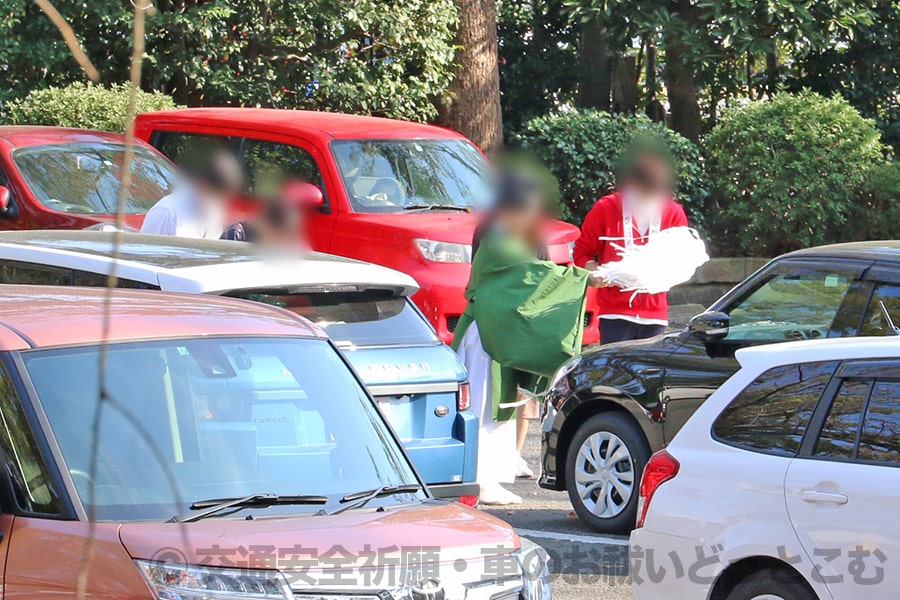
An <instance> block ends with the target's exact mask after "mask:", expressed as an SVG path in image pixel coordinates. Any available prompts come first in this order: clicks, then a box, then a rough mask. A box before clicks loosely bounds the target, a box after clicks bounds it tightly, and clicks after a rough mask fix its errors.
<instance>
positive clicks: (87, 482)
mask: <svg viewBox="0 0 900 600" xmlns="http://www.w3.org/2000/svg"><path fill="white" fill-rule="evenodd" d="M99 351H100V349H99V348H98V347H86V348H85V347H80V348H66V349H49V350H35V351H30V352H26V353H24V354H23V359H24V362H25V366H26V369H27V372H28V374H29V376H30V377H31V380H32V382H33V383H34V387H35V390H36V392H37V396H38V398H39V400H40V404H41V406H42V407H43V409H44V411H45V413H46V415H47V420H48V422H49V425H50V429H51V430H52V433H53V435H54V436H55V438H56V440H57V442H58V443H59V447H60V449H61V451H62V455H63V458H64V460H65V466H64V467H63V468H64V469H68V471H69V473H71V475H72V478H73V481H74V483H75V487H76V489H77V492H78V495H79V497H80V499H81V501H82V503H83V504H84V505H85V507H86V509H87V507H88V503H89V502H90V499H91V488H92V487H93V494H94V496H93V497H94V509H95V515H96V518H97V519H99V520H102V521H133V520H157V519H158V520H166V519H169V518H170V517H172V515H175V514H190V512H191V511H190V505H191V504H192V503H193V502H197V501H205V500H208V499H211V498H241V497H245V496H249V495H251V494H257V493H263V494H277V495H289V496H294V495H307V494H316V495H323V496H327V497H328V498H330V499H331V500H332V501H335V502H336V501H337V499H339V498H341V497H343V496H344V495H346V494H348V493H352V492H358V491H359V490H368V489H373V488H377V487H379V486H382V485H404V484H415V483H417V480H416V477H415V475H414V473H413V471H412V469H411V467H410V465H409V463H408V462H407V460H406V459H405V457H404V456H403V453H402V452H401V450H400V448H399V446H398V445H397V443H396V442H395V441H394V439H393V437H392V436H391V434H390V432H389V430H388V428H387V426H386V425H385V424H384V422H383V421H382V419H381V417H380V416H379V415H378V412H377V409H375V407H374V406H373V405H372V403H371V401H370V400H369V399H368V397H367V396H366V393H365V391H364V390H363V388H362V387H361V385H360V384H359V383H358V382H357V380H356V379H355V378H354V377H353V376H352V375H351V372H350V371H349V369H348V368H347V366H346V365H345V363H344V362H343V360H342V359H341V358H340V356H339V355H338V353H337V352H336V351H335V350H334V349H333V348H332V347H331V346H330V345H329V344H328V342H327V341H325V340H316V339H300V338H247V339H245V338H234V337H228V338H198V339H183V340H170V341H159V342H137V343H116V344H111V345H109V346H108V355H107V359H106V390H107V392H108V395H109V398H110V399H111V400H110V401H109V402H105V403H103V404H102V405H101V406H102V410H103V413H102V419H101V425H100V428H99V431H98V432H96V433H97V442H98V451H99V452H98V462H97V468H96V471H95V472H94V473H92V472H91V444H92V440H93V435H94V432H93V431H92V423H93V420H94V415H95V410H96V407H97V404H98V397H99V390H98V385H99V379H98V376H97V375H98V358H99V356H98V353H99ZM412 495H413V496H414V495H415V492H413V493H412ZM409 499H410V494H405V495H400V496H390V497H385V498H379V499H378V500H377V501H376V502H377V503H382V504H390V503H397V502H403V501H408V500H409ZM320 508H321V506H305V505H290V506H275V507H272V508H266V509H265V510H267V511H268V512H272V513H279V512H287V513H294V514H296V513H302V512H310V511H315V510H318V509H320ZM254 510H256V509H254Z"/></svg>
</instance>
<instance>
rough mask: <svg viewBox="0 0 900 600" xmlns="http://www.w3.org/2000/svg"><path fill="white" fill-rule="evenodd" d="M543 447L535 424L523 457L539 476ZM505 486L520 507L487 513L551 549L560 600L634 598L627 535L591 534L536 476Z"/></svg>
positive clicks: (556, 594) (565, 501)
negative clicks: (518, 499) (629, 575)
mask: <svg viewBox="0 0 900 600" xmlns="http://www.w3.org/2000/svg"><path fill="white" fill-rule="evenodd" d="M540 445H541V442H540V428H539V426H538V423H536V422H534V423H532V424H531V427H530V429H529V432H528V439H527V441H526V443H525V449H524V451H523V452H522V455H523V456H524V457H525V460H527V461H528V464H529V465H530V466H531V468H532V469H533V470H534V471H535V476H537V473H538V469H539V464H540ZM507 487H508V488H509V489H511V490H512V491H514V492H515V493H516V494H518V495H520V496H522V499H523V503H522V504H520V505H517V506H512V507H503V508H500V507H497V508H490V507H483V509H484V510H485V512H488V513H490V514H492V515H494V516H496V517H498V518H500V519H503V520H504V521H506V522H507V523H509V524H510V525H512V526H513V527H515V528H516V530H517V531H518V532H519V535H521V536H523V537H527V538H528V539H531V540H533V541H534V542H536V543H538V544H540V545H541V546H543V547H544V548H545V549H546V550H547V552H548V554H549V555H550V557H551V560H552V564H551V571H552V573H553V592H554V598H555V599H556V600H587V599H590V600H630V599H631V597H632V596H631V583H630V581H629V578H628V538H627V537H626V536H610V535H601V534H598V533H594V532H592V531H591V530H589V529H588V528H587V527H585V526H584V525H583V524H582V523H581V521H580V520H579V519H578V517H576V516H575V513H574V512H573V511H572V505H571V504H570V503H569V496H568V494H566V493H565V492H551V491H548V490H544V489H542V488H540V487H538V485H537V479H536V478H535V479H519V480H518V481H516V483H515V484H512V485H510V486H507Z"/></svg>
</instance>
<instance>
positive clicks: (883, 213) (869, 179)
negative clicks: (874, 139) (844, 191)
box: [839, 162, 900, 241]
mask: <svg viewBox="0 0 900 600" xmlns="http://www.w3.org/2000/svg"><path fill="white" fill-rule="evenodd" d="M860 197H861V201H860V202H858V203H856V206H855V208H854V210H853V211H852V212H851V213H850V214H849V215H848V217H847V222H846V224H845V225H844V226H843V228H842V229H843V232H842V235H841V237H840V238H839V239H842V240H847V241H854V240H896V239H900V163H898V162H889V163H883V164H878V165H875V166H874V167H872V168H871V169H869V170H868V171H866V176H865V179H864V181H863V186H862V194H861V195H860Z"/></svg>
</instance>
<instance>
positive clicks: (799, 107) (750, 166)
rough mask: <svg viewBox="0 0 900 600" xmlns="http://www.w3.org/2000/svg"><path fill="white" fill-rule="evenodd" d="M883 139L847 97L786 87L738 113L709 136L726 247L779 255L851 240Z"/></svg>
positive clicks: (716, 223) (714, 220)
mask: <svg viewBox="0 0 900 600" xmlns="http://www.w3.org/2000/svg"><path fill="white" fill-rule="evenodd" d="M879 137H880V136H879V132H878V130H877V129H876V128H875V125H874V123H873V122H872V121H871V120H868V119H865V118H863V117H862V116H860V114H859V113H858V112H857V111H856V109H854V108H853V107H852V106H850V104H849V103H848V102H847V101H846V100H844V99H843V98H841V97H839V96H835V97H832V98H825V97H823V96H820V95H818V94H815V93H813V92H803V93H801V94H799V95H791V94H787V93H779V94H776V95H775V96H773V97H772V99H770V100H765V101H759V102H752V103H750V104H747V105H746V106H742V107H740V108H736V109H733V110H730V111H728V112H727V113H726V114H725V115H723V119H722V121H721V122H720V123H719V125H718V126H717V127H716V128H715V129H714V130H713V131H712V132H711V133H710V135H709V137H708V139H707V140H706V143H707V157H708V160H707V165H708V172H709V177H710V180H711V182H712V191H713V195H712V198H713V201H712V202H710V205H709V207H708V213H709V219H710V221H711V225H712V229H713V230H714V231H715V232H716V238H717V240H718V245H719V250H721V251H724V252H727V253H729V254H750V255H754V256H774V255H776V254H779V253H782V252H786V251H789V250H794V249H797V248H801V247H805V246H812V245H817V244H823V243H825V242H828V241H832V240H836V239H842V238H845V237H846V232H845V231H843V230H842V226H844V224H845V223H847V220H848V216H849V215H851V214H855V213H856V211H857V209H858V208H859V206H860V205H861V203H862V202H863V200H862V188H863V184H864V182H865V181H866V172H867V171H868V169H869V168H871V167H872V166H873V165H878V164H880V163H882V162H883V151H884V148H883V146H882V144H881V143H880V141H879Z"/></svg>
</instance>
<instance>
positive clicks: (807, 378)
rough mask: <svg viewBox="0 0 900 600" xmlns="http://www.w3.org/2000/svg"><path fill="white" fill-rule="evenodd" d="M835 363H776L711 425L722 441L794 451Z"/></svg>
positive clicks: (785, 453) (766, 449)
mask: <svg viewBox="0 0 900 600" xmlns="http://www.w3.org/2000/svg"><path fill="white" fill-rule="evenodd" d="M836 367H837V362H818V363H802V364H796V365H786V366H781V367H775V368H774V369H770V370H768V371H766V372H765V373H763V374H762V375H760V376H759V377H758V378H757V379H756V380H755V381H754V382H753V383H751V384H750V385H749V386H747V388H745V389H744V390H743V391H742V392H741V393H740V394H738V395H737V397H735V399H734V400H732V401H731V403H730V404H729V405H728V407H727V408H726V409H725V410H724V411H723V412H722V414H721V415H719V417H718V419H716V422H715V423H714V424H713V436H714V437H715V438H716V439H718V440H719V441H722V442H724V443H727V444H730V445H733V446H738V447H741V448H746V449H747V450H753V451H757V452H761V453H764V454H774V455H777V456H795V455H796V454H797V451H798V450H799V448H800V442H801V441H802V440H803V435H804V433H805V432H806V428H807V426H808V425H809V420H810V417H811V416H812V413H813V411H814V410H815V408H816V405H817V404H818V402H819V398H820V396H821V395H822V392H823V391H824V390H825V386H826V385H827V384H828V381H829V380H830V379H831V375H832V373H834V370H835V368H836Z"/></svg>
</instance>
